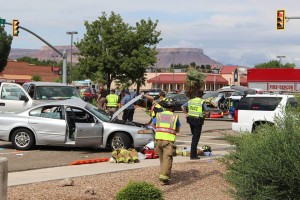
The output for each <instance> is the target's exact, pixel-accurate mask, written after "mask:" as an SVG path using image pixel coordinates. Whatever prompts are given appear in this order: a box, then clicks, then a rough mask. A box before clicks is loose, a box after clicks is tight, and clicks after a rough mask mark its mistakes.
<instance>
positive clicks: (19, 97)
mask: <svg viewBox="0 0 300 200" xmlns="http://www.w3.org/2000/svg"><path fill="white" fill-rule="evenodd" d="M32 104H33V100H32V99H31V97H30V96H29V94H28V93H27V92H26V91H25V90H24V89H23V88H22V87H21V86H20V85H19V84H16V83H7V82H0V112H18V111H22V110H25V109H27V108H30V107H31V106H32Z"/></svg>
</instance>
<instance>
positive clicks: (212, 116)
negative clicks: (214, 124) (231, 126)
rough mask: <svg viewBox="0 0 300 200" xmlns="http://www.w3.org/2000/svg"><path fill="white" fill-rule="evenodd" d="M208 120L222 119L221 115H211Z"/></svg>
mask: <svg viewBox="0 0 300 200" xmlns="http://www.w3.org/2000/svg"><path fill="white" fill-rule="evenodd" d="M209 118H222V115H220V114H211V115H210V116H209Z"/></svg>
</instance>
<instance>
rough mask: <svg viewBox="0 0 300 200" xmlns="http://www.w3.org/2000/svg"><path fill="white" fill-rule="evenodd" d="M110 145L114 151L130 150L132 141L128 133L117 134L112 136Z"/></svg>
mask: <svg viewBox="0 0 300 200" xmlns="http://www.w3.org/2000/svg"><path fill="white" fill-rule="evenodd" d="M109 145H110V147H111V148H112V149H121V148H123V149H129V148H130V147H131V146H132V145H131V140H130V138H129V136H128V135H127V134H126V133H115V134H114V135H113V136H112V138H111V140H110V142H109Z"/></svg>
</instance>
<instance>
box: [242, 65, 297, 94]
mask: <svg viewBox="0 0 300 200" xmlns="http://www.w3.org/2000/svg"><path fill="white" fill-rule="evenodd" d="M247 81H248V87H249V88H258V89H262V90H267V91H300V69H293V68H271V69H270V68H269V69H265V68H264V69H248V70H247Z"/></svg>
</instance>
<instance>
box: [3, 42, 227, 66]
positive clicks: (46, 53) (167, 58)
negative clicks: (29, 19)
mask: <svg viewBox="0 0 300 200" xmlns="http://www.w3.org/2000/svg"><path fill="white" fill-rule="evenodd" d="M55 48H56V49H57V50H59V51H61V52H63V50H66V51H67V61H68V62H70V60H71V57H70V51H71V46H55ZM156 50H157V52H158V54H157V63H156V64H157V68H158V69H166V68H170V66H171V65H172V64H175V65H176V64H182V65H189V64H190V63H192V62H194V63H196V65H198V66H201V65H211V66H216V67H221V66H222V65H223V64H222V63H220V62H218V61H215V60H213V59H211V58H210V57H209V56H207V55H205V54H204V52H203V49H200V48H157V49H156ZM72 51H73V57H72V62H73V63H77V62H78V57H77V56H76V55H74V53H76V52H79V50H78V49H77V48H76V47H73V49H72ZM25 56H26V57H32V58H37V59H39V60H56V61H61V60H62V57H61V56H60V55H59V54H58V53H57V52H56V51H54V50H53V49H52V48H50V47H48V46H43V47H42V48H41V49H19V48H14V49H11V51H10V54H9V59H11V60H15V59H18V58H21V57H25ZM154 67H155V66H154Z"/></svg>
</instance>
